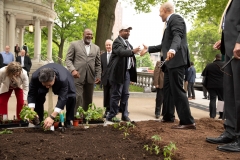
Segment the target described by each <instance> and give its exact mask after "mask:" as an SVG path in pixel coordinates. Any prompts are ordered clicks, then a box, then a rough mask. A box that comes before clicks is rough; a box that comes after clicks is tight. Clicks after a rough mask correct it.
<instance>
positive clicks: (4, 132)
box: [0, 129, 13, 134]
mask: <svg viewBox="0 0 240 160" xmlns="http://www.w3.org/2000/svg"><path fill="white" fill-rule="evenodd" d="M12 133H13V131H10V130H7V129H5V130H3V131H1V132H0V134H12Z"/></svg>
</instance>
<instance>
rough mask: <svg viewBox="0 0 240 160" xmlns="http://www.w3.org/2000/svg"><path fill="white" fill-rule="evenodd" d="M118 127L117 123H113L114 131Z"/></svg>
mask: <svg viewBox="0 0 240 160" xmlns="http://www.w3.org/2000/svg"><path fill="white" fill-rule="evenodd" d="M114 118H115V117H114ZM120 126H121V124H120V123H117V122H115V123H113V127H114V128H115V129H117V128H119V127H120Z"/></svg>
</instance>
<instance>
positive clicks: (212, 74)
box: [202, 60, 224, 88]
mask: <svg viewBox="0 0 240 160" xmlns="http://www.w3.org/2000/svg"><path fill="white" fill-rule="evenodd" d="M223 65H224V62H222V61H221V60H215V61H214V62H213V63H210V64H208V65H207V66H206V68H205V69H204V70H203V73H202V76H204V77H205V78H207V86H206V88H223V74H224V73H223V72H222V71H221V70H220V67H222V66H223Z"/></svg>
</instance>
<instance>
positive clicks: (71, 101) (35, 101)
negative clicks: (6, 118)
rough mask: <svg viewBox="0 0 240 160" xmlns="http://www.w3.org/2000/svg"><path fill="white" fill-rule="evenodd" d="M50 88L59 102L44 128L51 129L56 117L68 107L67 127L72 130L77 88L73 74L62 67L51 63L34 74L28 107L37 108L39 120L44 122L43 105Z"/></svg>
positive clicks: (30, 86) (45, 121) (46, 120)
mask: <svg viewBox="0 0 240 160" xmlns="http://www.w3.org/2000/svg"><path fill="white" fill-rule="evenodd" d="M50 88H51V89H52V91H53V93H54V94H55V95H58V101H57V104H56V107H55V109H54V111H53V113H51V115H50V116H49V117H48V118H46V119H45V120H44V127H45V128H49V127H51V126H52V124H53V122H54V119H55V117H56V116H57V115H58V113H59V112H60V111H61V110H63V109H64V106H65V105H66V111H67V112H66V127H67V128H71V127H72V125H71V120H73V119H74V107H75V104H76V94H75V86H74V80H73V77H72V75H71V73H70V72H69V71H68V70H67V69H66V68H65V67H63V66H62V65H59V64H55V63H49V64H46V65H44V66H42V67H40V68H38V69H37V70H36V71H35V72H34V73H33V74H32V79H31V82H30V85H29V92H28V106H29V107H30V108H35V109H34V110H35V111H36V112H37V114H38V116H39V120H40V121H42V120H43V113H44V112H43V111H44V107H43V104H44V102H45V100H46V98H45V97H46V94H47V93H48V91H49V89H50Z"/></svg>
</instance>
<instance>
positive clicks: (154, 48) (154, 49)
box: [148, 44, 162, 53]
mask: <svg viewBox="0 0 240 160" xmlns="http://www.w3.org/2000/svg"><path fill="white" fill-rule="evenodd" d="M161 50H162V45H161V44H160V45H157V46H149V47H148V52H149V53H156V52H161Z"/></svg>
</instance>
